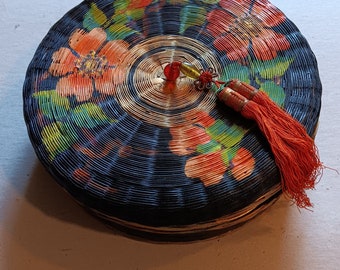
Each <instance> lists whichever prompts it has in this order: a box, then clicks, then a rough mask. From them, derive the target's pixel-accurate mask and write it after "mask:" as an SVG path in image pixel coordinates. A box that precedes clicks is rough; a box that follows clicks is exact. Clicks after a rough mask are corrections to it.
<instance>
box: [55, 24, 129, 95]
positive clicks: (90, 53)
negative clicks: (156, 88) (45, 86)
mask: <svg viewBox="0 0 340 270" xmlns="http://www.w3.org/2000/svg"><path fill="white" fill-rule="evenodd" d="M69 45H70V47H71V49H72V50H73V51H72V50H71V49H69V48H64V47H62V48H60V49H59V50H58V51H56V52H55V53H54V54H53V57H52V64H51V66H50V68H49V72H50V73H51V74H52V75H53V76H60V77H61V79H60V80H59V81H58V83H57V88H56V91H57V92H58V93H59V94H60V95H61V96H72V95H75V96H76V98H77V100H78V101H86V100H88V99H89V98H91V97H92V93H93V91H94V89H96V90H97V91H98V92H100V93H102V94H110V95H112V94H114V92H115V85H117V84H119V83H121V82H122V81H123V80H124V77H123V74H124V73H123V69H122V68H121V67H117V64H119V62H120V61H121V58H123V56H124V54H126V53H127V51H128V44H127V43H126V42H125V41H122V40H113V41H109V42H106V33H105V32H104V30H102V29H100V28H95V29H93V30H92V31H91V32H89V33H87V32H85V31H83V30H80V29H78V30H76V31H75V32H74V33H73V34H72V35H71V37H70V39H69Z"/></svg>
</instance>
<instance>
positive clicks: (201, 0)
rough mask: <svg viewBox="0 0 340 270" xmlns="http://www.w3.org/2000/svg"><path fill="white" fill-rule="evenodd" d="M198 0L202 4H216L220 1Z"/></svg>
mask: <svg viewBox="0 0 340 270" xmlns="http://www.w3.org/2000/svg"><path fill="white" fill-rule="evenodd" d="M199 2H203V3H204V4H210V5H213V4H217V3H218V2H220V0H200V1H199Z"/></svg>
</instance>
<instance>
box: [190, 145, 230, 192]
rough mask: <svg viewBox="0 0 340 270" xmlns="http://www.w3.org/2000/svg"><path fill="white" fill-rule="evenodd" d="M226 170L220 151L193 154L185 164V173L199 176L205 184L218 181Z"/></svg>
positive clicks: (212, 183) (208, 184) (191, 176)
mask: <svg viewBox="0 0 340 270" xmlns="http://www.w3.org/2000/svg"><path fill="white" fill-rule="evenodd" d="M226 170H227V166H226V165H225V164H224V162H223V159H222V154H221V151H217V152H213V153H208V154H203V155H198V156H195V157H193V158H190V159H188V161H187V163H186V165H185V175H186V176H187V177H190V178H199V179H200V180H201V181H202V182H203V184H204V185H205V186H211V185H215V184H218V183H220V182H221V181H222V179H223V177H224V173H225V172H226Z"/></svg>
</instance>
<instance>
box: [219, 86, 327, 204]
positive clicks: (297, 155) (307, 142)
mask: <svg viewBox="0 0 340 270" xmlns="http://www.w3.org/2000/svg"><path fill="white" fill-rule="evenodd" d="M232 88H233V89H232ZM249 89H250V90H249ZM254 89H255V88H254ZM217 96H218V98H219V99H220V100H221V101H223V102H224V103H225V104H226V105H227V106H229V107H231V108H232V109H234V110H235V111H238V112H240V113H241V114H242V116H243V117H245V118H247V119H251V120H254V121H256V123H257V124H258V127H259V129H260V130H261V131H262V133H263V134H264V135H265V137H266V138H267V140H268V142H269V144H270V147H271V150H272V152H273V155H274V159H275V163H276V164H277V166H278V168H279V171H280V174H281V182H282V190H283V192H284V194H286V195H287V196H288V197H289V198H290V199H291V200H292V201H293V202H295V203H296V205H297V206H298V207H300V208H308V207H312V203H311V202H310V199H309V198H308V196H307V194H306V191H305V190H307V189H313V188H314V187H315V184H316V181H317V179H318V178H319V176H320V175H321V173H322V169H323V165H322V163H321V162H320V159H319V156H318V150H317V148H316V146H315V144H314V140H313V139H312V138H311V137H310V136H309V135H308V134H307V132H306V130H305V128H304V127H303V126H302V125H301V124H300V123H299V122H298V121H296V120H295V119H294V118H293V117H292V116H290V115H289V114H288V113H287V112H285V111H284V110H283V109H281V108H280V107H278V106H277V105H276V104H275V103H274V102H273V101H271V99H270V98H269V97H268V95H267V94H265V93H264V92H262V91H258V90H257V89H255V90H253V89H252V86H249V85H245V84H244V83H240V82H238V81H231V82H229V83H228V84H227V87H225V88H223V90H222V91H220V92H219V93H218V94H217Z"/></svg>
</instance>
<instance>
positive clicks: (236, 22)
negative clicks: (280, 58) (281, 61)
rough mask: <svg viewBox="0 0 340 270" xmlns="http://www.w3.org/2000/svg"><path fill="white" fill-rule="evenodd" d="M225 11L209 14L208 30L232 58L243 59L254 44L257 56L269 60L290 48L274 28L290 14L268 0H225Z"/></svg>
mask: <svg viewBox="0 0 340 270" xmlns="http://www.w3.org/2000/svg"><path fill="white" fill-rule="evenodd" d="M220 5H221V6H222V7H223V8H224V10H218V9H216V10H213V11H212V12H210V13H209V14H208V21H209V23H208V26H207V28H208V30H209V32H210V33H211V34H212V35H213V36H214V37H215V38H216V39H215V41H214V46H215V48H216V49H218V50H221V51H225V52H226V54H227V56H228V58H230V59H231V60H235V61H237V60H241V59H243V58H245V57H246V56H247V55H248V54H249V48H250V46H251V48H252V50H253V52H254V55H255V57H256V58H257V59H259V60H262V61H265V60H271V59H273V58H275V57H276V56H277V53H278V52H279V51H283V50H287V49H289V48H290V43H289V42H288V40H287V39H286V37H285V36H284V35H283V34H280V33H277V32H275V31H274V30H273V29H272V28H273V27H275V26H278V25H279V24H281V23H283V22H284V20H285V19H286V17H285V16H284V14H283V13H282V12H281V11H280V10H279V9H277V8H276V7H275V6H273V5H272V4H270V3H269V2H268V1H267V0H261V1H255V2H254V3H253V1H250V0H234V1H229V0H222V1H220Z"/></svg>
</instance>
